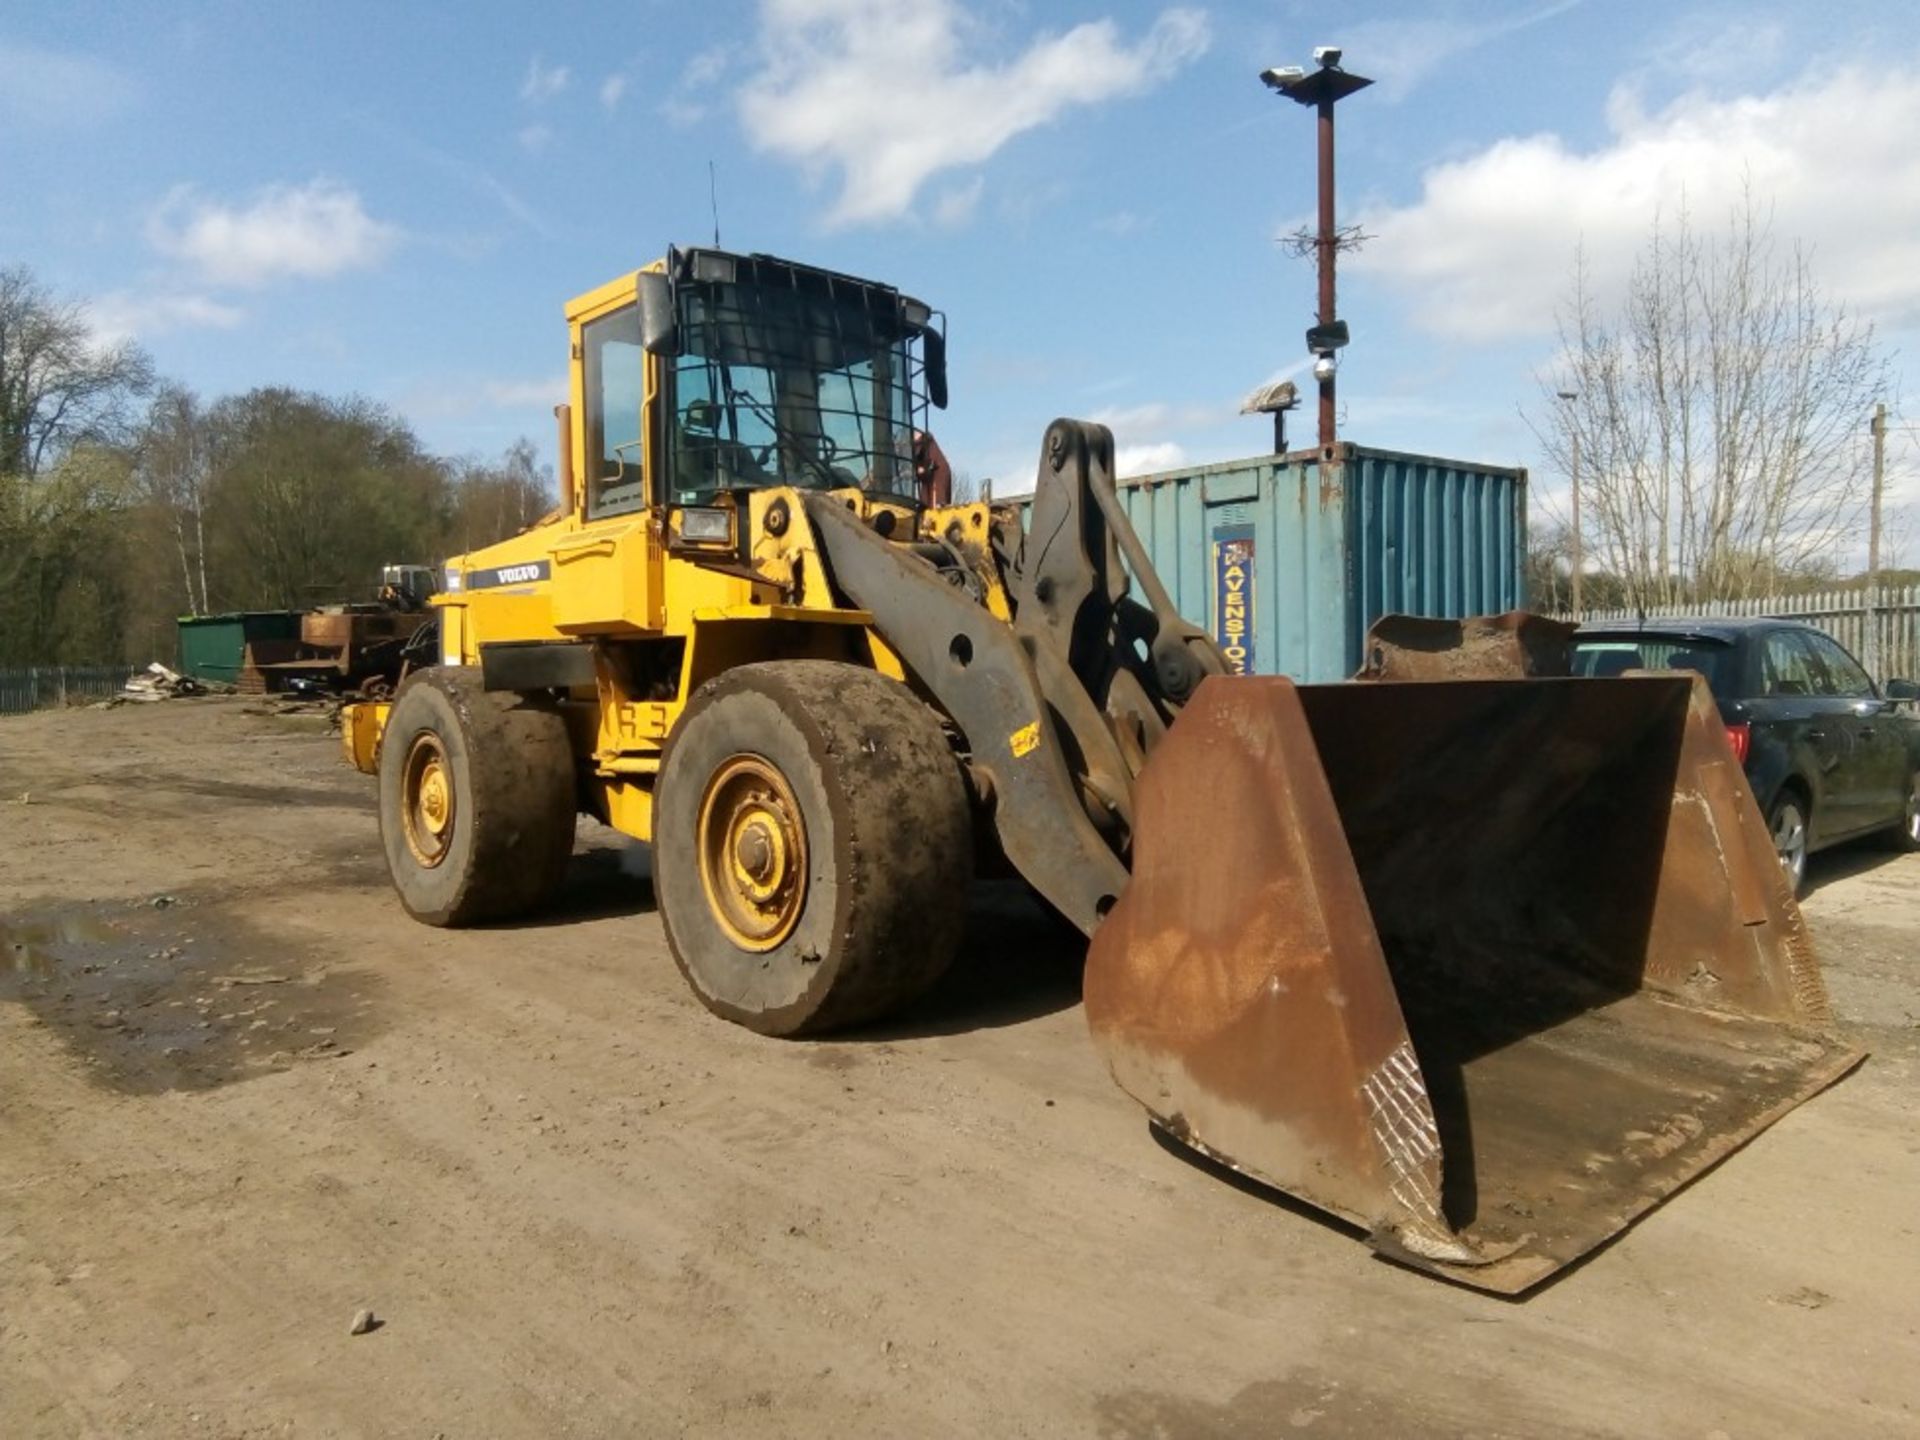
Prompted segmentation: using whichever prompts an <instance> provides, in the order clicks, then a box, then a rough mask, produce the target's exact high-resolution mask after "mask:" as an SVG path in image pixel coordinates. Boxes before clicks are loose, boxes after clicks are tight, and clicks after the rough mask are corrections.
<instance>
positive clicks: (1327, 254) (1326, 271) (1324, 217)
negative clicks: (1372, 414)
mask: <svg viewBox="0 0 1920 1440" xmlns="http://www.w3.org/2000/svg"><path fill="white" fill-rule="evenodd" d="M1333 101H1334V96H1333V92H1332V91H1331V90H1330V89H1325V90H1323V91H1322V92H1321V95H1320V102H1319V105H1318V107H1317V108H1318V110H1319V112H1320V118H1319V124H1318V127H1317V128H1318V129H1319V132H1320V234H1319V236H1318V239H1317V243H1316V245H1315V246H1314V250H1315V258H1316V259H1317V260H1318V262H1319V266H1320V309H1319V313H1318V314H1317V315H1316V316H1315V317H1314V319H1315V321H1316V323H1318V324H1319V325H1321V326H1323V327H1324V326H1330V325H1332V324H1333V322H1334V319H1335V318H1336V316H1337V314H1338V311H1337V309H1336V307H1335V303H1334V259H1335V256H1336V254H1337V253H1338V246H1339V241H1340V233H1339V231H1338V230H1336V229H1335V228H1334V223H1333ZM1333 384H1334V369H1333V367H1332V366H1327V367H1326V373H1325V374H1324V375H1322V376H1321V377H1320V448H1321V449H1322V450H1326V449H1328V448H1329V447H1331V446H1332V444H1333V441H1334V418H1333V417H1334V405H1333Z"/></svg>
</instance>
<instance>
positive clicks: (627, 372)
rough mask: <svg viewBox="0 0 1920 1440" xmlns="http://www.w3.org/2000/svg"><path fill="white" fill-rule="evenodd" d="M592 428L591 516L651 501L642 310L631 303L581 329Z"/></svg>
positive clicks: (589, 444)
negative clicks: (643, 416) (644, 433)
mask: <svg viewBox="0 0 1920 1440" xmlns="http://www.w3.org/2000/svg"><path fill="white" fill-rule="evenodd" d="M580 341H581V348H582V350H583V351H584V356H583V358H584V362H585V367H586V368H585V375H584V379H585V388H586V397H585V398H586V407H587V414H586V422H587V423H586V429H587V454H586V471H587V514H589V515H593V516H599V515H618V514H620V513H622V512H623V511H627V510H638V509H640V508H641V507H642V506H644V505H645V504H646V503H647V486H646V473H645V470H644V468H643V456H642V450H643V446H642V445H641V431H640V410H641V407H642V405H643V404H644V403H645V397H646V386H645V367H646V352H645V351H644V350H642V349H641V347H640V311H639V307H638V306H634V305H629V306H627V307H626V308H624V309H621V310H616V311H614V313H613V314H611V315H603V316H602V317H601V318H600V319H598V320H589V321H588V322H587V323H586V324H585V325H584V326H582V327H581V331H580Z"/></svg>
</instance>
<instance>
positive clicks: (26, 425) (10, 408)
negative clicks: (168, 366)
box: [0, 265, 153, 478]
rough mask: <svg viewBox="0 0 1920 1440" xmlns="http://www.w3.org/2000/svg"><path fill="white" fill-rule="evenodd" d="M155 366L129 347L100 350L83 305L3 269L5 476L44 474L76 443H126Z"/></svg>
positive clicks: (20, 271)
mask: <svg viewBox="0 0 1920 1440" xmlns="http://www.w3.org/2000/svg"><path fill="white" fill-rule="evenodd" d="M152 384H153V363H152V361H150V360H149V359H148V358H147V354H146V352H145V351H144V350H142V349H141V348H140V347H139V346H137V345H135V344H132V343H131V342H126V343H122V344H119V345H102V344H99V343H97V342H96V341H95V339H94V335H93V331H92V329H91V327H90V326H89V325H88V324H87V318H86V311H85V310H84V308H82V307H81V306H80V305H79V304H77V303H71V302H62V301H58V300H55V299H54V298H53V296H52V295H51V294H49V293H48V291H47V290H46V289H45V287H43V286H42V285H41V284H40V283H39V281H37V280H36V279H34V277H33V272H32V271H30V270H28V269H27V268H26V267H25V266H20V265H15V266H11V267H8V268H6V269H0V475H24V476H27V477H29V478H31V477H32V476H35V475H38V474H39V473H40V471H41V470H42V469H43V468H44V467H45V466H46V465H47V464H48V463H49V462H50V461H52V460H54V459H56V458H58V457H59V456H60V455H62V454H64V453H65V452H66V451H67V450H69V449H71V448H72V447H73V446H75V445H79V444H83V443H114V442H116V441H119V440H121V439H124V438H125V436H126V434H127V432H128V431H129V429H130V428H131V424H132V420H133V411H132V402H133V400H134V399H135V398H137V397H138V396H140V395H143V394H145V393H146V391H147V390H148V389H149V388H150V387H151V386H152Z"/></svg>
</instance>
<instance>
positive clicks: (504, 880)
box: [380, 666, 578, 926]
mask: <svg viewBox="0 0 1920 1440" xmlns="http://www.w3.org/2000/svg"><path fill="white" fill-rule="evenodd" d="M577 813H578V812H577V797H576V791H575V781H574V762H573V747H572V745H571V743H570V742H569V740H568V737H567V726H566V721H565V720H564V719H563V718H562V717H561V716H560V714H559V713H558V712H557V711H554V710H551V709H547V708H544V707H542V706H540V705H537V704H535V703H533V702H532V701H530V700H528V699H526V698H525V697H523V696H520V695H516V694H508V693H500V692H490V691H486V690H482V689H481V688H480V676H479V672H478V671H475V670H470V669H466V668H460V667H451V666H435V667H433V668H431V669H427V670H418V671H415V672H414V673H413V674H412V675H410V676H408V677H407V679H406V682H405V683H404V684H402V685H401V687H400V691H399V694H398V695H397V696H396V698H395V700H394V702H393V709H392V711H391V712H390V713H389V714H388V716H387V724H386V729H385V730H384V732H383V733H382V735H381V740H380V840H381V844H382V846H383V847H384V848H385V850H386V854H387V871H388V873H389V874H390V875H391V876H392V877H393V888H394V889H395V890H397V891H398V892H399V893H400V903H401V904H402V905H404V906H406V909H407V913H408V914H410V915H412V916H413V918H414V919H416V920H421V921H424V922H425V923H427V924H429V925H445V926H462V925H473V924H478V923H480V922H482V921H487V920H505V919H510V918H511V917H513V916H516V915H523V914H525V913H527V912H528V911H530V910H533V909H536V908H538V907H539V906H541V905H543V904H545V903H546V902H547V901H548V900H550V899H552V898H553V894H554V892H555V891H556V890H558V889H559V887H560V882H561V880H562V879H563V878H564V877H565V875H566V869H567V858H568V856H570V855H571V854H572V853H573V834H574V823H575V820H576V818H577Z"/></svg>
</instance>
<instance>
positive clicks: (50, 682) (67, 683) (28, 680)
mask: <svg viewBox="0 0 1920 1440" xmlns="http://www.w3.org/2000/svg"><path fill="white" fill-rule="evenodd" d="M139 673H140V667H139V666H138V665H34V666H27V667H25V668H22V669H15V670H4V669H0V715H24V714H25V713H26V712H27V711H29V710H43V709H46V708H48V707H50V706H56V705H66V704H70V703H72V702H74V701H79V700H105V699H107V698H108V697H109V696H112V695H117V694H118V693H119V692H120V687H121V686H122V685H124V684H126V683H127V681H128V680H130V679H132V678H133V677H134V676H135V675H137V674H139Z"/></svg>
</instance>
